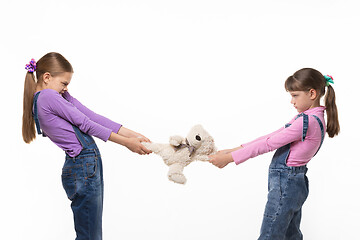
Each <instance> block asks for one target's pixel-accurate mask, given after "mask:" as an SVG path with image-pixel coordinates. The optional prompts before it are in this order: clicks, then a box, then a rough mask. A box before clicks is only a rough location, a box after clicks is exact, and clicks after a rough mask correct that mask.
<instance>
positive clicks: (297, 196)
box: [258, 113, 324, 240]
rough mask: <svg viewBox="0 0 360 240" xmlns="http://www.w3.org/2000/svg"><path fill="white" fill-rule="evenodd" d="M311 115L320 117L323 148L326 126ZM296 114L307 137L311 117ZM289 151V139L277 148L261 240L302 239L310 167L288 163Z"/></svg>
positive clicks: (303, 136) (272, 166)
mask: <svg viewBox="0 0 360 240" xmlns="http://www.w3.org/2000/svg"><path fill="white" fill-rule="evenodd" d="M312 116H313V117H314V118H315V119H316V120H317V122H318V123H319V126H320V129H321V143H320V146H319V149H320V147H321V145H322V142H323V140H324V127H323V124H322V123H321V121H320V119H319V118H318V117H317V116H315V115H312ZM297 117H298V118H299V117H302V118H303V134H302V140H305V137H306V133H307V129H308V124H309V117H308V115H306V114H303V113H302V114H299V115H298V116H297ZM289 126H290V124H287V125H286V126H285V127H289ZM319 149H318V151H319ZM289 153H290V143H289V144H287V145H285V146H283V147H281V148H279V149H278V150H277V151H276V152H275V154H274V157H273V159H272V161H271V164H270V166H269V177H268V183H269V184H268V191H269V192H268V200H267V203H266V207H265V213H264V218H263V222H262V225H261V231H260V232H261V233H260V237H259V238H258V240H302V239H303V235H302V233H301V231H300V221H301V209H302V206H303V204H304V202H305V200H306V198H307V196H308V195H309V181H308V178H307V177H306V172H307V167H306V166H300V167H288V166H287V165H286V161H287V158H288V156H289ZM316 153H317V152H316ZM316 153H315V155H316Z"/></svg>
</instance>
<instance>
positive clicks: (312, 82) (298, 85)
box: [285, 68, 340, 138]
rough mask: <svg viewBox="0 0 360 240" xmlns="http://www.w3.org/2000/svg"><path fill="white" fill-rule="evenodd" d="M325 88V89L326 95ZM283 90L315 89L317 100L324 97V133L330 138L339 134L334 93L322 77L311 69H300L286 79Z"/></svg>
mask: <svg viewBox="0 0 360 240" xmlns="http://www.w3.org/2000/svg"><path fill="white" fill-rule="evenodd" d="M325 87H327V90H326V94H325ZM285 89H286V91H309V90H310V89H315V90H316V92H317V93H318V97H319V99H320V98H321V97H322V96H324V95H325V107H326V115H327V126H326V132H327V133H328V135H329V137H331V138H332V137H334V136H336V135H338V134H339V132H340V124H339V119H338V111H337V107H336V103H335V91H334V88H333V87H332V86H331V85H328V86H327V84H326V79H325V77H324V75H322V74H321V73H320V72H319V71H317V70H315V69H312V68H303V69H300V70H299V71H297V72H295V73H294V74H293V75H292V76H290V77H288V78H287V79H286V81H285Z"/></svg>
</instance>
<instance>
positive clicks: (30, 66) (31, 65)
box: [25, 58, 36, 73]
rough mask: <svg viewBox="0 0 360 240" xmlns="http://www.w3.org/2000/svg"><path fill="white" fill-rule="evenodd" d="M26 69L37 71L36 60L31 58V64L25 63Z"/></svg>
mask: <svg viewBox="0 0 360 240" xmlns="http://www.w3.org/2000/svg"><path fill="white" fill-rule="evenodd" d="M25 69H26V70H27V71H28V72H31V73H33V72H35V71H36V61H35V59H33V58H32V59H31V61H30V62H29V64H26V65H25Z"/></svg>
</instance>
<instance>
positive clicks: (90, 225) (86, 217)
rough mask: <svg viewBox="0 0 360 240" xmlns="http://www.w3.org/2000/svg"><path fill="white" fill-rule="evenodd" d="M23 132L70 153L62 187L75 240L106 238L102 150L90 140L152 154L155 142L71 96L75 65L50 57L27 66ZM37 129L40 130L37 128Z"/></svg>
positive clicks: (26, 138) (28, 139)
mask: <svg viewBox="0 0 360 240" xmlns="http://www.w3.org/2000/svg"><path fill="white" fill-rule="evenodd" d="M26 69H27V70H28V72H27V74H26V77H25V87H24V107H23V127H22V134H23V139H24V141H25V142H26V143H30V142H31V141H32V140H34V139H35V137H36V134H35V133H36V131H37V132H38V134H43V136H47V137H48V138H49V139H50V140H51V141H52V142H54V143H55V144H56V145H57V146H59V147H60V148H61V149H63V150H64V151H65V153H66V157H65V163H64V167H63V169H62V176H61V177H62V183H63V187H64V189H65V191H66V194H67V196H68V198H69V199H70V200H71V208H72V210H73V214H74V225H75V230H76V235H77V238H76V239H94V240H99V239H102V209H103V172H102V161H101V155H100V152H99V149H98V148H97V146H96V143H95V141H94V140H93V138H92V137H91V136H95V137H98V138H100V139H102V140H103V141H107V140H110V141H112V142H115V143H118V144H121V145H123V146H125V147H127V148H128V149H129V150H131V151H133V152H135V153H138V154H141V155H143V154H149V153H151V151H150V150H148V149H147V148H145V147H144V146H143V145H142V144H141V142H143V141H146V142H149V141H150V140H149V139H147V138H146V137H144V136H143V135H141V134H139V133H136V132H134V131H132V130H130V129H127V128H125V127H123V126H122V125H121V124H119V123H116V122H113V121H111V120H110V119H107V118H105V117H103V116H101V115H99V114H96V113H94V112H92V111H91V110H90V109H88V108H86V107H85V106H84V105H82V104H81V103H80V102H79V101H78V100H77V99H76V98H74V97H72V96H71V95H70V93H69V92H68V85H69V84H70V81H71V77H72V74H73V68H72V66H71V64H70V63H69V62H68V61H67V60H66V59H65V58H64V57H63V56H62V55H61V54H59V53H54V52H52V53H48V54H46V55H44V56H43V57H42V58H41V59H40V60H39V61H38V62H35V60H34V59H32V60H31V61H30V63H29V64H27V65H26ZM35 126H36V129H35Z"/></svg>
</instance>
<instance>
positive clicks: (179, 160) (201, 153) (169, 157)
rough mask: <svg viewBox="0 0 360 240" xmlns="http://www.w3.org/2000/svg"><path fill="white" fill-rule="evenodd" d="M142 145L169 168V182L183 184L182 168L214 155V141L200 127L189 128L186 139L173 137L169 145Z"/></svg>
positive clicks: (184, 179)
mask: <svg viewBox="0 0 360 240" xmlns="http://www.w3.org/2000/svg"><path fill="white" fill-rule="evenodd" d="M142 144H143V145H144V146H145V147H146V148H148V149H149V150H151V151H152V152H154V153H155V154H157V155H159V156H161V157H162V158H163V160H164V162H165V164H166V165H168V166H169V171H168V178H169V180H171V181H173V182H175V183H179V184H185V183H186V177H185V175H184V174H183V170H184V167H186V166H187V165H189V164H190V163H191V162H193V161H209V159H208V155H211V154H215V153H216V147H215V143H214V139H213V138H212V137H211V136H210V134H209V133H208V132H207V131H205V129H204V128H203V127H202V126H201V125H195V126H193V127H192V128H191V130H190V132H189V133H188V135H187V137H186V138H183V137H181V136H178V135H175V136H172V137H170V140H169V144H162V143H150V142H142Z"/></svg>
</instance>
